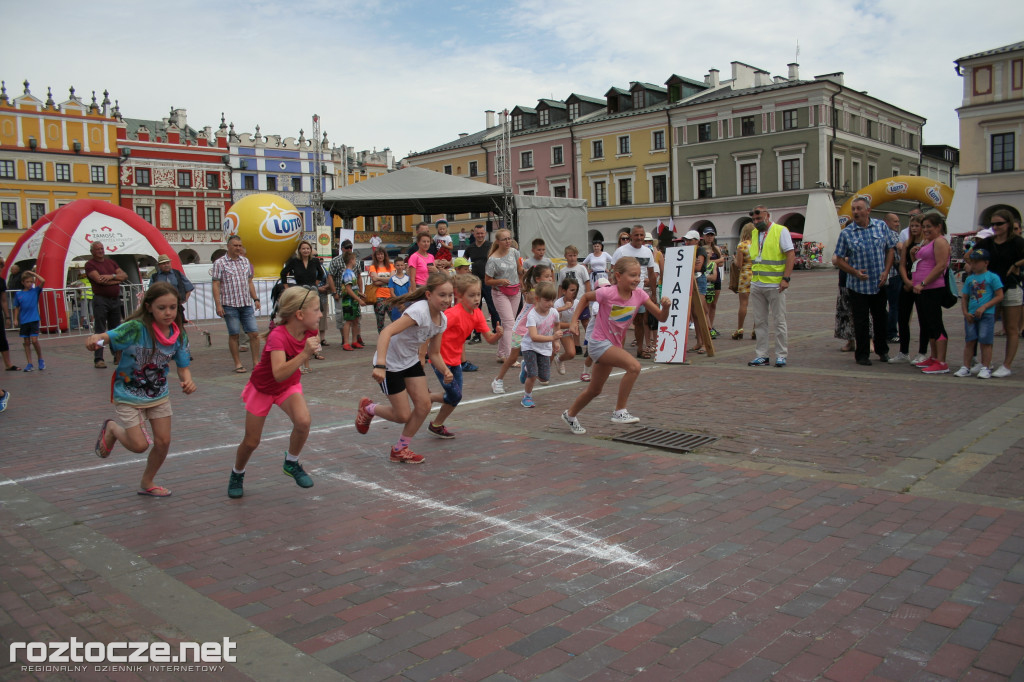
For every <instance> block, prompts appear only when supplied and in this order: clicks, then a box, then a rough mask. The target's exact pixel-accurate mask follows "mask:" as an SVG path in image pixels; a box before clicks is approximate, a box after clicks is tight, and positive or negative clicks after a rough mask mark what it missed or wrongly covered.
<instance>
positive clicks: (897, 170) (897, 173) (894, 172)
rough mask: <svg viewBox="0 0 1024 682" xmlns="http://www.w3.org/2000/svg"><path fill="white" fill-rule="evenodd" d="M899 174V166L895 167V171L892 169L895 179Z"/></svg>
mask: <svg viewBox="0 0 1024 682" xmlns="http://www.w3.org/2000/svg"><path fill="white" fill-rule="evenodd" d="M899 174H900V169H899V167H898V166H894V167H893V169H892V177H894V178H895V177H896V176H897V175H899Z"/></svg>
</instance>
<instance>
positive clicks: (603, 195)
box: [4, 180, 608, 227]
mask: <svg viewBox="0 0 1024 682" xmlns="http://www.w3.org/2000/svg"><path fill="white" fill-rule="evenodd" d="M6 205H7V204H4V206H6ZM11 205H12V206H13V205H14V204H11ZM607 205H608V184H607V183H606V182H605V181H604V180H598V181H597V182H595V183H594V206H607ZM4 215H6V213H5V214H4ZM4 220H6V218H5V219H4ZM4 227H7V224H6V223H5V224H4Z"/></svg>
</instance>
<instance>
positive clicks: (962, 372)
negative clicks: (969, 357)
mask: <svg viewBox="0 0 1024 682" xmlns="http://www.w3.org/2000/svg"><path fill="white" fill-rule="evenodd" d="M953 376H955V377H961V378H962V377H969V376H971V370H969V369H967V365H963V366H961V367H960V369H958V370H957V371H955V372H953Z"/></svg>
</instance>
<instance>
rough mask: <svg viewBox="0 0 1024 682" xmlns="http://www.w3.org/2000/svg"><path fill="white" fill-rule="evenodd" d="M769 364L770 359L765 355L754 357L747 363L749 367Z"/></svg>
mask: <svg viewBox="0 0 1024 682" xmlns="http://www.w3.org/2000/svg"><path fill="white" fill-rule="evenodd" d="M771 364H772V363H771V360H769V359H768V358H766V357H760V358H754V359H753V360H751V361H750V362H748V363H747V365H748V366H749V367H768V366H769V365H771Z"/></svg>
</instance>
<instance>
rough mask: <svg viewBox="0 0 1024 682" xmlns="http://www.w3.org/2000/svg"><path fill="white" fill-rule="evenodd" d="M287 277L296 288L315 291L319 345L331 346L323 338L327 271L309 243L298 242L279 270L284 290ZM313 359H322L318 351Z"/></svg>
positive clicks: (325, 324)
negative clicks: (318, 314)
mask: <svg viewBox="0 0 1024 682" xmlns="http://www.w3.org/2000/svg"><path fill="white" fill-rule="evenodd" d="M289 277H291V278H292V279H293V280H295V284H296V286H300V287H313V288H314V289H316V291H317V297H318V298H319V299H320V313H321V315H320V322H319V326H320V331H319V334H320V345H321V346H329V345H331V344H329V343H327V340H326V339H325V338H324V337H325V336H326V335H327V290H328V289H327V271H326V270H324V264H323V262H322V261H321V260H320V259H319V258H318V257H317V256H315V255H313V245H312V244H311V243H309V242H307V241H302V242H300V243H299V248H297V249H296V250H295V255H294V256H292V257H291V258H290V259H288V262H287V263H285V264H284V267H283V268H281V282H282V283H283V284H284V288H285V289H287V288H288V287H289V286H290V284H289V283H288V278H289ZM313 357H315V358H316V359H317V360H323V359H324V356H323V354H322V353H321V352H320V351H317V352H316V353H315V354H314V355H313ZM261 359H262V358H261Z"/></svg>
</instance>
